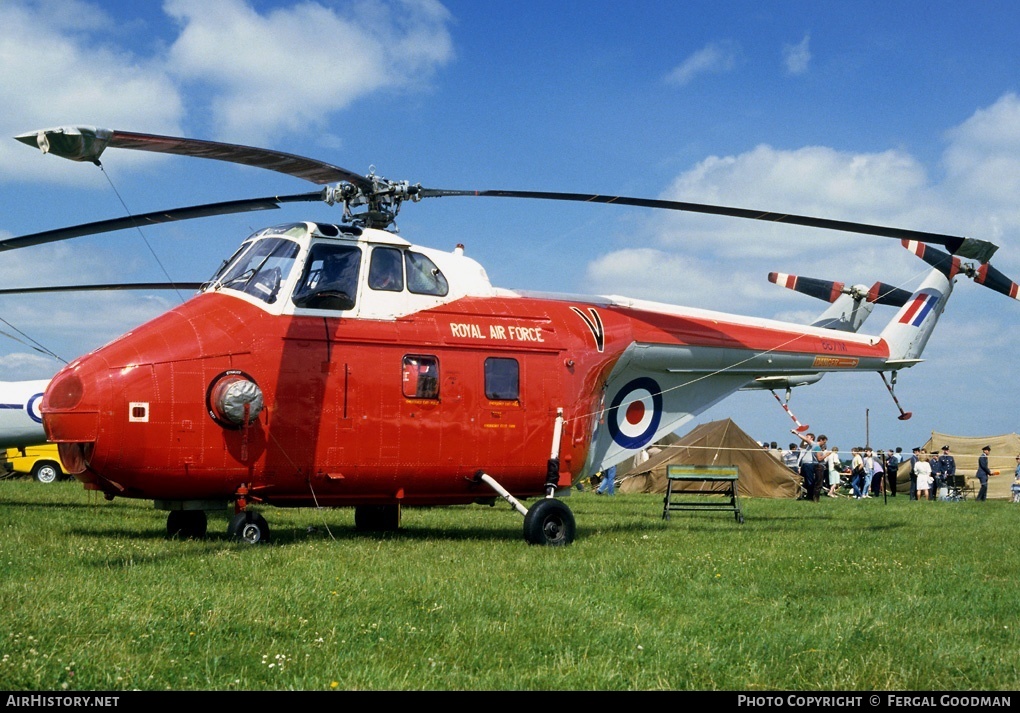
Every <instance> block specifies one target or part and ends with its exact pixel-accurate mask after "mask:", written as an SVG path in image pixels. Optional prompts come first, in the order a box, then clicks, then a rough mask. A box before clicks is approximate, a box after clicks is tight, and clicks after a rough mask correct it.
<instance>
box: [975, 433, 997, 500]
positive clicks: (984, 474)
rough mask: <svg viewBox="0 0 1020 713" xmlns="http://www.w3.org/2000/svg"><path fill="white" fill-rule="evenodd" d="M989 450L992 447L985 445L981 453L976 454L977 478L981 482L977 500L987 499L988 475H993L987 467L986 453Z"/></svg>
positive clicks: (990, 450) (989, 451)
mask: <svg viewBox="0 0 1020 713" xmlns="http://www.w3.org/2000/svg"><path fill="white" fill-rule="evenodd" d="M991 452H992V447H991V446H985V447H984V448H982V449H981V455H980V456H978V469H977V479H978V481H979V482H980V483H981V489H980V490H978V494H977V499H978V500H987V499H988V477H989V476H990V475H994V472H993V471H991V470H989V468H988V454H989V453H991Z"/></svg>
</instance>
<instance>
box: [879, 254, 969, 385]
mask: <svg viewBox="0 0 1020 713" xmlns="http://www.w3.org/2000/svg"><path fill="white" fill-rule="evenodd" d="M952 293H953V282H952V280H951V279H950V278H949V277H947V276H946V275H945V274H944V273H943V271H942V270H940V269H939V268H938V267H936V268H935V269H933V270H931V271H930V272H929V273H928V276H927V277H925V279H924V281H923V282H922V283H921V286H920V287H919V288H918V289H917V291H916V292H914V293H913V294H912V295H911V296H910V298H909V299H908V300H907V302H906V304H904V305H903V306H902V307H900V309H899V311H897V312H896V316H895V317H893V318H892V321H890V322H889V324H888V325H887V326H886V328H885V329H883V330H882V334H881V338H882V339H884V340H885V342H886V343H887V344H888V345H889V361H890V362H897V361H904V362H914V361H916V360H918V359H919V358H920V356H921V352H922V351H924V347H925V345H926V344H927V343H928V338H929V337H931V333H932V331H933V330H934V329H935V325H936V324H937V323H938V321H939V317H941V316H942V312H943V310H945V308H946V302H947V301H948V300H949V295H951V294H952ZM905 366H906V364H905Z"/></svg>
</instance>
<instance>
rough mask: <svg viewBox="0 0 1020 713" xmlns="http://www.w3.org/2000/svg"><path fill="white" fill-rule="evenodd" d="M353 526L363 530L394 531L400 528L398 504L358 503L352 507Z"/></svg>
mask: <svg viewBox="0 0 1020 713" xmlns="http://www.w3.org/2000/svg"><path fill="white" fill-rule="evenodd" d="M354 527H355V529H357V530H361V531H363V532H364V531H368V532H395V531H396V530H399V529H400V506H399V505H358V506H356V507H355V508H354Z"/></svg>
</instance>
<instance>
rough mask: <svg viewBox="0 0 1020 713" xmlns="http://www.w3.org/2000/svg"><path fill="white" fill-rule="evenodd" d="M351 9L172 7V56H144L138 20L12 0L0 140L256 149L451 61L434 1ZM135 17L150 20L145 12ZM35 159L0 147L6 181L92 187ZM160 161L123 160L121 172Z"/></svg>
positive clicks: (225, 3) (232, 2) (11, 145)
mask: <svg viewBox="0 0 1020 713" xmlns="http://www.w3.org/2000/svg"><path fill="white" fill-rule="evenodd" d="M346 7H348V8H349V10H348V11H347V12H348V14H347V15H343V14H341V12H340V11H339V10H336V9H333V8H332V6H330V5H327V4H324V3H319V2H302V3H300V4H295V5H292V6H288V7H284V8H279V9H274V10H269V11H267V12H265V13H264V14H260V13H259V12H257V11H256V10H254V9H252V7H251V6H250V5H249V4H247V3H245V2H242V0H216V2H208V1H207V0H167V2H166V3H165V4H164V8H163V9H164V11H165V12H166V13H167V14H168V15H170V16H171V17H173V18H174V19H175V20H176V21H177V22H178V24H179V26H180V34H179V35H178V36H177V37H176V39H174V40H173V42H172V44H171V45H170V46H169V48H168V49H167V48H166V47H164V46H163V45H160V44H159V43H158V42H147V43H145V45H144V46H145V47H147V48H153V49H151V54H149V55H144V56H143V55H139V54H137V53H133V52H132V51H129V50H128V49H125V47H126V38H125V35H127V34H128V32H129V29H126V28H125V27H124V24H125V23H131V22H133V20H131V19H130V16H128V17H127V18H125V17H118V18H117V19H116V20H114V19H112V18H111V17H109V16H108V15H107V14H106V13H104V11H103V10H102V6H101V5H98V4H92V3H87V2H83V1H81V0H66V1H58V0H46V1H44V2H24V1H14V0H4V2H0V70H2V73H3V76H4V81H3V83H0V103H2V104H3V106H4V112H3V115H2V116H0V135H6V136H13V135H16V134H21V133H23V132H26V131H31V130H35V129H43V128H49V127H52V126H60V125H67V124H72V125H75V124H78V125H86V126H103V127H107V128H115V129H127V130H131V129H135V130H144V131H147V132H152V133H163V134H170V135H181V134H183V133H192V134H201V135H203V136H205V137H210V138H225V139H228V140H241V139H243V140H244V142H245V143H255V144H258V143H259V142H260V141H262V140H263V139H265V138H266V137H267V136H268V135H270V134H271V133H272V132H274V131H279V130H283V131H300V130H304V129H307V128H308V127H309V126H319V127H321V126H325V124H326V121H327V120H328V119H329V117H330V115H331V114H332V113H334V112H336V111H339V110H341V109H343V108H345V107H347V106H349V105H350V104H351V103H352V102H354V101H357V100H358V99H360V98H363V97H365V96H366V95H368V94H370V93H375V92H379V91H385V90H402V91H409V90H414V91H420V90H421V88H422V87H423V86H427V80H428V78H429V77H430V76H431V74H432V73H433V72H434V71H435V69H436V68H438V67H441V66H443V65H444V64H446V63H447V62H449V61H450V60H451V59H452V57H453V44H452V39H451V37H450V35H449V32H448V30H447V25H448V24H449V22H450V21H451V18H450V15H449V13H448V12H447V10H446V9H445V8H444V7H443V6H442V5H441V4H439V3H438V2H436V1H435V0H365V1H364V2H360V3H356V4H354V5H350V6H346ZM139 8H140V9H139V10H138V13H139V19H138V20H137V22H139V23H144V19H142V18H141V16H142V15H143V13H145V12H149V11H150V10H149V8H147V7H146V8H143V7H142V6H139ZM127 12H129V11H125V13H127ZM118 23H119V24H118ZM115 42H120V43H121V44H119V45H115V44H114V43H115ZM185 95H186V96H187V101H185V99H184V97H185ZM184 125H188V126H190V127H191V129H192V131H191V132H184V131H183V130H182V126H184ZM27 152H28V149H27V148H26V147H24V146H22V145H20V144H17V143H15V142H12V141H5V142H0V181H2V180H9V179H10V178H11V177H12V176H14V175H15V171H16V177H17V179H18V180H21V181H23V180H31V179H33V178H46V179H48V180H60V181H63V182H67V183H73V184H74V185H76V186H82V185H83V181H87V180H89V177H86V176H85V175H84V174H83V172H82V171H81V167H79V166H75V165H73V164H71V163H68V162H66V161H57V160H48V161H25V160H24V159H25V158H26V156H28V153H27ZM159 158H160V157H155V156H152V155H150V154H144V153H141V152H124V155H123V156H122V157H120V158H118V163H119V165H120V166H122V167H123V166H125V165H129V164H131V163H141V162H151V161H154V160H159Z"/></svg>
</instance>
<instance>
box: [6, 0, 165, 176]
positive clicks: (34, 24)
mask: <svg viewBox="0 0 1020 713" xmlns="http://www.w3.org/2000/svg"><path fill="white" fill-rule="evenodd" d="M110 23H111V20H110V19H109V18H108V17H107V16H106V15H104V14H103V13H102V11H101V10H100V9H99V8H97V7H96V6H94V5H90V4H88V3H84V2H44V3H32V4H26V3H18V2H3V3H0V69H2V71H3V76H4V81H3V82H2V83H0V104H2V105H3V107H4V112H3V115H2V116H0V134H2V135H4V136H13V135H15V134H20V133H23V132H25V131H31V130H34V129H43V128H48V127H51V126H57V125H63V124H68V123H78V124H84V125H92V126H96V125H101V126H113V127H115V128H125V127H129V126H145V127H146V128H147V129H148V130H150V131H156V132H160V131H166V132H174V131H176V130H177V129H178V127H179V126H180V121H181V118H182V115H183V102H182V101H181V96H180V93H179V91H178V89H177V87H176V86H175V84H174V82H173V81H172V80H171V79H170V77H169V76H168V75H167V74H166V72H165V71H163V70H162V69H161V68H160V67H159V66H158V65H157V64H153V63H152V62H150V61H148V60H146V59H145V58H139V57H136V56H133V55H131V54H130V53H127V52H125V51H122V50H114V49H111V48H110V47H108V46H106V45H105V44H104V42H105V38H106V36H107V34H108V33H109V32H110V31H111V25H110ZM26 156H28V149H27V148H26V147H24V146H22V145H20V144H17V143H15V142H13V141H3V142H0V180H5V179H9V178H11V176H12V174H13V173H14V170H15V168H16V169H17V179H18V180H25V179H31V178H39V177H44V176H45V177H47V178H55V177H66V180H67V181H68V182H70V181H74V182H75V183H76V184H78V185H80V184H81V171H80V170H78V171H75V170H74V169H75V168H77V167H75V166H73V165H71V164H69V163H67V162H65V161H56V160H53V161H25V160H24V159H25V157H26Z"/></svg>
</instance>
